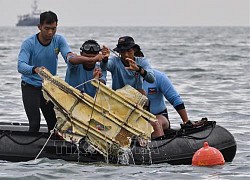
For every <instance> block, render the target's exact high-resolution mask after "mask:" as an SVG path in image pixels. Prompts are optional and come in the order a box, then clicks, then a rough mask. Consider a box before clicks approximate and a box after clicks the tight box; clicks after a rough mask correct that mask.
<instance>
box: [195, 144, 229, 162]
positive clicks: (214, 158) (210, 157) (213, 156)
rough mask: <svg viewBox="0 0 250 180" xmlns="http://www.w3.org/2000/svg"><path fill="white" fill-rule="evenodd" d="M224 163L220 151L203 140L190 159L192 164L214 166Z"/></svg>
mask: <svg viewBox="0 0 250 180" xmlns="http://www.w3.org/2000/svg"><path fill="white" fill-rule="evenodd" d="M224 163H225V160H224V157H223V155H222V154H221V152H220V151H219V150H218V149H216V148H213V147H210V146H209V145H208V142H204V145H203V147H202V148H200V149H199V150H197V151H196V152H195V154H194V156H193V159H192V165H193V166H214V165H222V164H224Z"/></svg>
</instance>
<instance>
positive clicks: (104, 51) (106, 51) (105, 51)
mask: <svg viewBox="0 0 250 180" xmlns="http://www.w3.org/2000/svg"><path fill="white" fill-rule="evenodd" d="M101 52H102V55H103V56H104V57H103V58H104V59H105V60H106V59H108V57H109V56H110V50H109V48H108V47H107V46H104V45H103V47H102V51H101Z"/></svg>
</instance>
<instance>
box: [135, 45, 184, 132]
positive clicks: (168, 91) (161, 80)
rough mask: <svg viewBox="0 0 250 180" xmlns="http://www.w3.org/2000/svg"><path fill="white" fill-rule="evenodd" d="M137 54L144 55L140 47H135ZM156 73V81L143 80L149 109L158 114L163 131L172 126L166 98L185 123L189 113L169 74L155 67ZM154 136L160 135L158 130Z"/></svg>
mask: <svg viewBox="0 0 250 180" xmlns="http://www.w3.org/2000/svg"><path fill="white" fill-rule="evenodd" d="M134 50H135V56H138V57H144V54H143V52H142V51H141V49H140V47H135V48H134ZM153 71H154V75H155V81H154V82H153V83H148V82H146V81H144V82H143V89H144V90H145V92H146V96H147V97H148V99H149V111H150V112H151V113H152V114H154V115H156V118H157V120H158V123H159V124H160V126H161V128H162V130H163V131H167V130H168V129H169V128H170V122H169V118H168V111H167V106H166V102H165V98H166V99H167V100H168V101H169V102H170V104H171V105H172V106H173V107H174V108H175V109H176V111H177V112H178V114H179V115H180V117H181V119H182V121H183V123H184V124H186V123H187V122H188V121H189V120H188V115H187V112H186V109H185V106H184V103H183V101H182V99H181V97H180V95H179V94H178V92H177V91H176V90H175V88H174V86H173V84H172V83H171V81H170V80H169V78H168V76H167V75H165V74H164V73H162V72H160V71H158V70H156V69H153ZM153 136H158V135H157V134H156V132H153Z"/></svg>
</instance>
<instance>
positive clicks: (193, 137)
mask: <svg viewBox="0 0 250 180" xmlns="http://www.w3.org/2000/svg"><path fill="white" fill-rule="evenodd" d="M213 130H214V126H212V128H211V131H210V133H209V134H208V135H207V136H205V137H195V136H191V135H184V137H188V138H189V139H196V140H202V139H206V138H208V137H209V136H210V135H211V134H212V132H213Z"/></svg>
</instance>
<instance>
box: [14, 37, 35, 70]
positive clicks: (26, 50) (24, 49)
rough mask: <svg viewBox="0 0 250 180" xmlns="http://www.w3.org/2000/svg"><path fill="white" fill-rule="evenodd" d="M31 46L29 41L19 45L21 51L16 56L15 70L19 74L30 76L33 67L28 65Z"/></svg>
mask: <svg viewBox="0 0 250 180" xmlns="http://www.w3.org/2000/svg"><path fill="white" fill-rule="evenodd" d="M31 49H32V44H31V43H29V41H27V40H26V41H24V42H23V43H22V45H21V49H20V52H19V55H18V65H17V70H18V72H19V73H21V74H25V75H31V74H32V68H33V67H34V66H30V65H29V59H30V57H31Z"/></svg>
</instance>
